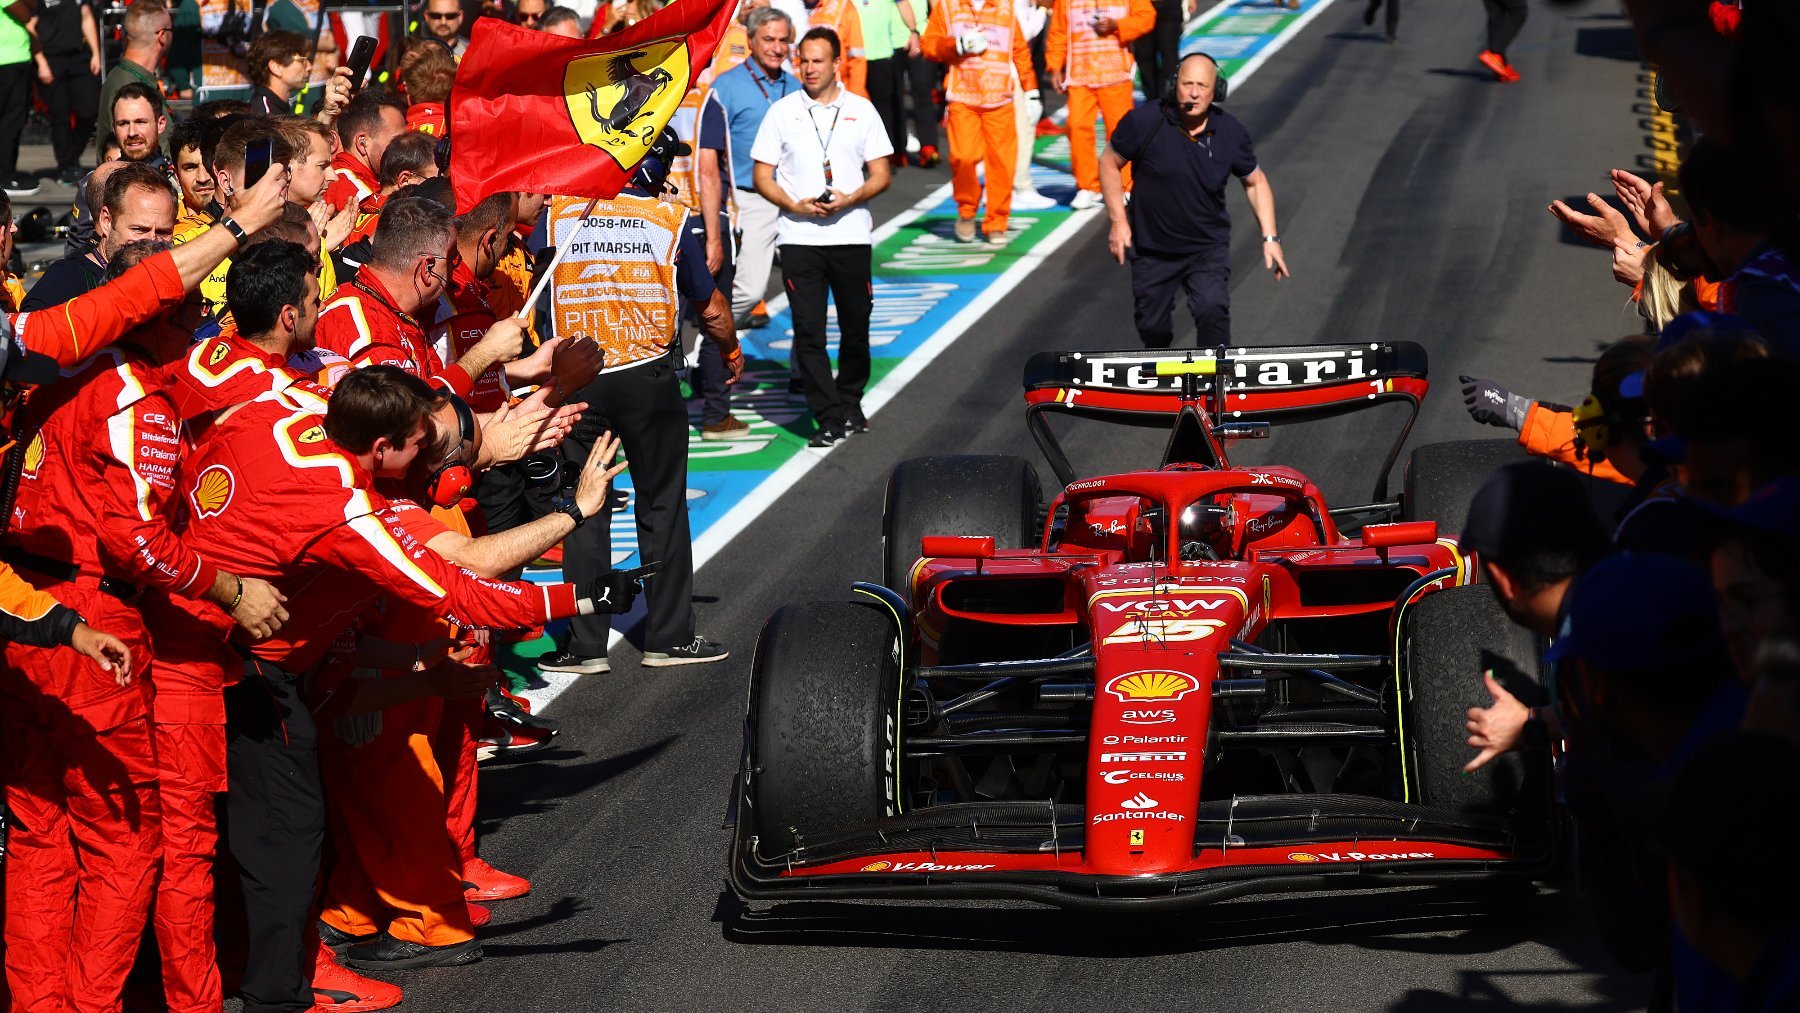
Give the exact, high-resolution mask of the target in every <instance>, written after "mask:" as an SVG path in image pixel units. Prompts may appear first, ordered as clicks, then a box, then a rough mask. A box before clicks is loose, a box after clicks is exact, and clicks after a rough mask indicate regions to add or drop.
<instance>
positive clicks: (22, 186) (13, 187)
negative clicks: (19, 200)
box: [0, 172, 38, 197]
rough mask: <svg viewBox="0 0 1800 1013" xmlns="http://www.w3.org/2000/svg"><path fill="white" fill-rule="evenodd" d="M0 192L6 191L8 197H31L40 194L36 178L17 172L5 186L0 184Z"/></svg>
mask: <svg viewBox="0 0 1800 1013" xmlns="http://www.w3.org/2000/svg"><path fill="white" fill-rule="evenodd" d="M0 190H5V191H6V195H7V196H8V197H29V196H31V195H32V194H34V193H37V192H38V181H37V178H36V177H35V176H27V175H25V174H24V173H22V172H15V173H13V174H12V177H11V178H9V179H7V180H6V181H5V183H4V184H0Z"/></svg>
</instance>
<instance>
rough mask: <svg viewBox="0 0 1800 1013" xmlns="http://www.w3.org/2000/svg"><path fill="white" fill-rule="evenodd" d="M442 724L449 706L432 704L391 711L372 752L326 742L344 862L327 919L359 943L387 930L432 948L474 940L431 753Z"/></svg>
mask: <svg viewBox="0 0 1800 1013" xmlns="http://www.w3.org/2000/svg"><path fill="white" fill-rule="evenodd" d="M443 720H444V701H443V700H442V699H440V698H438V697H424V698H422V699H418V700H411V701H408V702H407V703H404V704H401V705H400V706H398V707H389V708H388V709H386V710H384V711H382V712H381V732H380V734H378V735H376V736H375V738H374V739H373V740H372V741H370V742H369V743H367V744H366V745H362V746H351V745H349V744H348V743H346V742H344V741H343V739H341V738H339V737H338V736H337V735H336V734H333V733H332V732H330V731H325V732H323V733H322V734H321V735H320V736H319V756H320V760H321V761H322V764H321V765H322V767H323V769H324V774H325V790H326V794H325V798H326V803H327V812H328V815H329V817H330V820H331V835H332V849H333V851H334V852H335V853H336V855H337V857H338V861H337V864H336V866H335V867H334V868H333V869H332V871H331V877H330V879H329V880H327V882H326V885H325V909H324V911H322V912H321V913H320V918H322V919H323V920H324V921H325V923H326V924H328V925H330V926H331V927H332V928H335V929H338V930H339V931H341V932H345V933H348V934H350V935H357V936H360V935H366V934H368V933H371V932H379V931H382V930H383V929H386V930H387V932H388V933H389V934H390V935H392V936H393V937H394V938H396V939H404V940H406V941H407V942H413V943H423V944H425V945H426V946H447V945H452V944H455V943H461V942H465V941H467V940H469V939H473V938H474V937H475V929H474V927H473V926H472V925H470V924H469V905H468V902H467V901H465V900H464V899H463V886H462V858H461V856H460V855H458V854H457V849H456V847H455V845H454V844H452V842H451V840H450V835H449V834H448V833H446V832H445V818H446V816H447V803H446V799H445V792H444V781H445V779H444V776H443V772H442V771H441V770H440V769H439V767H438V762H437V757H436V756H435V755H434V753H433V750H432V744H433V740H434V739H435V737H436V735H437V734H438V731H439V729H440V728H441V727H442V725H443Z"/></svg>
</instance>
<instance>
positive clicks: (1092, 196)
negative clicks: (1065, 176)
mask: <svg viewBox="0 0 1800 1013" xmlns="http://www.w3.org/2000/svg"><path fill="white" fill-rule="evenodd" d="M1104 203H1106V201H1105V199H1104V198H1102V197H1101V196H1100V191H1098V190H1077V191H1075V199H1074V200H1072V201H1070V202H1069V210H1070V211H1092V210H1094V209H1095V208H1097V207H1099V206H1100V205H1102V204H1104Z"/></svg>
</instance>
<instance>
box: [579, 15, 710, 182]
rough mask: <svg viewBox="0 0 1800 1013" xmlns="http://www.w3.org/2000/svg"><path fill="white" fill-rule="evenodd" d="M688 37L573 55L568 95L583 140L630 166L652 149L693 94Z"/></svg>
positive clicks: (624, 165) (625, 167) (621, 164)
mask: <svg viewBox="0 0 1800 1013" xmlns="http://www.w3.org/2000/svg"><path fill="white" fill-rule="evenodd" d="M689 69H690V66H689V62H688V48H687V41H686V40H685V39H681V38H674V39H660V40H658V41H656V42H650V43H645V44H644V45H641V46H638V47H636V48H634V49H632V50H631V51H630V52H625V53H602V54H597V55H594V56H583V57H579V58H577V59H574V60H570V61H569V64H568V66H567V67H565V68H564V69H563V101H564V102H565V103H567V105H568V107H569V122H570V123H572V124H573V125H574V127H575V133H576V134H577V135H578V136H579V137H580V138H581V142H582V143H583V144H591V145H593V146H594V147H596V148H599V149H600V150H601V151H604V152H606V154H607V156H608V157H610V158H611V159H612V160H613V161H614V162H616V163H618V166H619V168H621V169H629V168H631V167H632V166H634V165H636V164H637V163H638V160H639V159H640V158H642V157H643V156H644V154H645V153H646V152H648V151H649V150H650V146H651V145H652V144H654V143H655V142H656V135H657V133H658V132H660V131H661V130H662V128H663V124H665V123H668V122H669V119H670V118H671V117H673V116H674V115H675V110H676V109H677V108H678V107H679V106H680V105H681V100H682V97H683V96H684V95H686V94H687V87H688V76H689Z"/></svg>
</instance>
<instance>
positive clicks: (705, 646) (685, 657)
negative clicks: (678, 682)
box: [643, 434, 843, 668]
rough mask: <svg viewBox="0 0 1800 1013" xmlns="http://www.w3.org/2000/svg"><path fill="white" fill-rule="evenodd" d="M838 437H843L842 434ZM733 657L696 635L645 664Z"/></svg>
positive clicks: (649, 657)
mask: <svg viewBox="0 0 1800 1013" xmlns="http://www.w3.org/2000/svg"><path fill="white" fill-rule="evenodd" d="M838 439H840V440H841V439H843V436H842V434H840V435H839V436H838ZM729 657H731V652H730V651H728V650H726V649H725V645H724V644H715V643H713V642H712V641H710V640H708V639H706V638H705V637H699V636H697V637H695V638H694V642H693V643H691V644H684V645H682V646H681V647H671V648H669V649H668V650H666V651H645V652H644V661H643V665H644V667H645V668H669V667H672V666H675V665H705V664H710V663H711V662H714V661H724V660H725V659H726V658H729Z"/></svg>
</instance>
